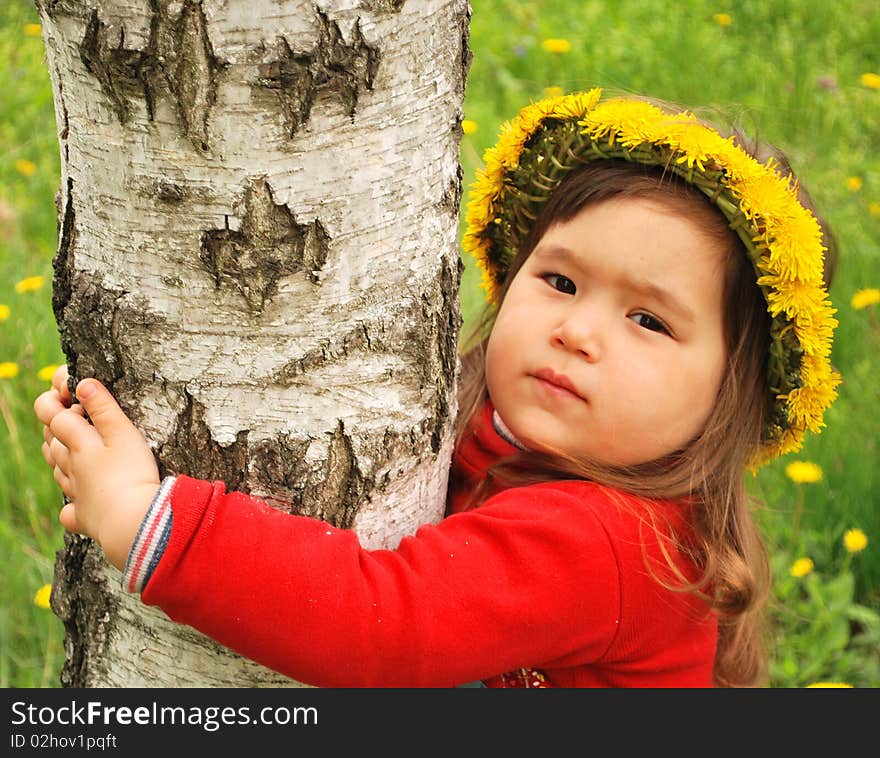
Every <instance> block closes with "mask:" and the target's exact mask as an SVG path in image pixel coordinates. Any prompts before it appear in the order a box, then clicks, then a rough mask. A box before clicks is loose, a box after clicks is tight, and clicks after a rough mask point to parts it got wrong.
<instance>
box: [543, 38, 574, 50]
mask: <svg viewBox="0 0 880 758" xmlns="http://www.w3.org/2000/svg"><path fill="white" fill-rule="evenodd" d="M541 47H543V48H544V49H545V50H546V51H547V52H548V53H567V52H569V51H570V50H571V42H569V41H568V40H567V39H562V38H561V37H550V38H549V39H545V40H544V41H543V42H542V43H541Z"/></svg>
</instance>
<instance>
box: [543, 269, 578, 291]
mask: <svg viewBox="0 0 880 758" xmlns="http://www.w3.org/2000/svg"><path fill="white" fill-rule="evenodd" d="M543 279H544V281H545V282H547V284H549V285H550V286H551V287H553V289H555V290H559V292H563V293H565V294H566V295H573V294H574V293H575V292H577V287H576V286H575V283H574V282H573V281H572V280H571V279H569V278H568V277H567V276H563V275H562V274H544V276H543Z"/></svg>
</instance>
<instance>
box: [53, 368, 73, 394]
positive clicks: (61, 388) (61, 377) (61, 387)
mask: <svg viewBox="0 0 880 758" xmlns="http://www.w3.org/2000/svg"><path fill="white" fill-rule="evenodd" d="M52 386H53V387H54V388H55V389H56V390H58V392H59V393H60V394H61V397H62V398H64V397H65V395H66V396H67V397H68V398H70V390H69V389H68V388H67V366H59V367H58V368H56V369H55V373H54V374H52Z"/></svg>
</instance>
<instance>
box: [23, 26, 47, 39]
mask: <svg viewBox="0 0 880 758" xmlns="http://www.w3.org/2000/svg"><path fill="white" fill-rule="evenodd" d="M42 31H43V27H42V26H40V25H39V24H25V25H24V35H25V37H39V36H40V34H41V33H42Z"/></svg>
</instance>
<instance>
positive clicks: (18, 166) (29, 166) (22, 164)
mask: <svg viewBox="0 0 880 758" xmlns="http://www.w3.org/2000/svg"><path fill="white" fill-rule="evenodd" d="M15 170H16V171H18V173H19V174H21V175H22V176H33V175H34V174H36V173H37V164H36V163H34V162H33V161H29V160H28V159H27V158H19V159H18V160H17V161H16V162H15Z"/></svg>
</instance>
